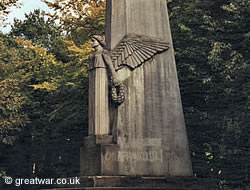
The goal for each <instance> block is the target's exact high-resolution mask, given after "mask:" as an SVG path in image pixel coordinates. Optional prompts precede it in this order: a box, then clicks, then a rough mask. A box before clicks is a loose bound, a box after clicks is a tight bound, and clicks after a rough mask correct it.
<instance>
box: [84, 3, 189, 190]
mask: <svg viewBox="0 0 250 190" xmlns="http://www.w3.org/2000/svg"><path fill="white" fill-rule="evenodd" d="M105 33H106V36H105V37H106V42H104V40H103V38H102V37H101V36H93V38H92V42H93V48H95V55H94V56H93V57H91V58H90V70H89V73H90V74H89V136H88V137H85V138H84V143H83V146H82V148H81V158H80V175H81V177H82V179H83V178H84V176H85V178H86V179H87V178H88V179H90V178H92V179H93V181H94V182H93V184H94V185H93V186H100V187H109V186H113V187H125V186H129V184H130V187H137V186H140V187H144V185H145V187H146V186H147V187H155V185H153V184H156V183H158V182H159V180H160V181H161V180H163V179H164V180H165V181H164V180H163V181H164V182H162V181H161V182H160V183H161V187H162V188H163V189H166V188H165V187H167V181H168V180H167V179H176V178H178V179H184V178H185V177H191V176H192V166H191V161H190V153H189V146H188V139H187V134H186V128H185V122H184V116H183V110H182V103H181V97H180V91H179V84H178V78H177V72H176V65H175V58H174V49H173V44H172V38H171V31H170V26H169V18H168V11H167V4H166V0H107V8H106V31H105ZM135 178H136V180H135ZM146 179H147V180H148V181H147V180H146ZM131 180H132V181H133V183H134V184H133V183H132V185H131V183H130V182H131ZM157 180H158V182H157ZM176 181H177V182H176ZM184 181H185V180H184ZM175 182H176V183H179V182H178V180H175ZM180 183H181V182H180ZM143 184H144V185H143ZM158 184H159V183H158ZM172 185H173V184H172ZM171 187H172V186H171ZM175 187H176V186H175ZM178 187H184V185H183V186H178ZM123 189H125V188H123ZM151 189H152V188H151ZM183 189H185V188H183Z"/></svg>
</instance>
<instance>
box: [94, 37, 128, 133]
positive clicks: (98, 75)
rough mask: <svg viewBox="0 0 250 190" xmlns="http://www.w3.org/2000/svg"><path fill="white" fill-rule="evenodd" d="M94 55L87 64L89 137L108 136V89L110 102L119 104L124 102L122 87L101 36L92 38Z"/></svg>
mask: <svg viewBox="0 0 250 190" xmlns="http://www.w3.org/2000/svg"><path fill="white" fill-rule="evenodd" d="M92 47H93V48H94V49H95V54H94V55H93V56H91V57H90V63H89V118H90V119H89V135H108V134H110V133H111V131H110V127H109V123H110V122H109V109H108V104H109V100H108V94H109V92H108V89H109V85H110V87H111V91H112V92H111V100H112V101H113V103H116V104H121V103H122V102H123V100H124V93H123V90H124V89H123V85H122V83H121V82H120V81H119V79H118V77H117V74H116V72H115V69H114V67H113V64H112V60H111V57H110V52H109V51H108V50H107V49H106V44H105V41H104V39H103V38H102V37H101V36H97V35H94V36H93V37H92Z"/></svg>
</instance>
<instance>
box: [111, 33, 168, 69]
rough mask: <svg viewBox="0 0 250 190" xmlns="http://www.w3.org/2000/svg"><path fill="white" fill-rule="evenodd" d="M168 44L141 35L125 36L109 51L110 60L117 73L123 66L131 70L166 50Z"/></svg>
mask: <svg viewBox="0 0 250 190" xmlns="http://www.w3.org/2000/svg"><path fill="white" fill-rule="evenodd" d="M169 47H170V45H169V43H167V42H162V41H160V40H156V39H152V38H149V37H147V36H141V35H133V34H130V35H126V36H125V37H123V38H122V40H121V41H120V42H119V43H118V45H117V46H116V47H115V48H114V49H113V50H111V59H112V63H113V66H114V69H115V70H116V71H117V70H119V69H121V68H122V67H124V66H127V67H129V68H130V69H131V70H134V69H135V68H137V67H139V66H141V65H142V64H143V63H145V62H146V61H148V60H150V59H151V58H153V57H154V56H155V55H157V54H159V53H162V52H164V51H166V50H168V49H169Z"/></svg>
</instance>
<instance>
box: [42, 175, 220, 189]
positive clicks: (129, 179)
mask: <svg viewBox="0 0 250 190" xmlns="http://www.w3.org/2000/svg"><path fill="white" fill-rule="evenodd" d="M216 186H217V184H216V180H215V179H207V178H204V179H195V178H192V177H143V176H137V177H135V176H85V177H81V178H80V184H78V185H70V186H69V185H57V186H54V187H52V186H51V187H50V186H47V187H44V188H43V189H42V190H53V189H54V190H109V189H110V190H140V189H142V190H143V189H151V190H157V189H160V190H215V189H216Z"/></svg>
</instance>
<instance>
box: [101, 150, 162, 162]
mask: <svg viewBox="0 0 250 190" xmlns="http://www.w3.org/2000/svg"><path fill="white" fill-rule="evenodd" d="M104 159H105V160H107V161H118V162H137V161H143V162H163V153H162V150H149V151H136V150H135V149H134V150H131V151H119V152H118V154H116V153H115V152H106V153H105V155H104Z"/></svg>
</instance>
